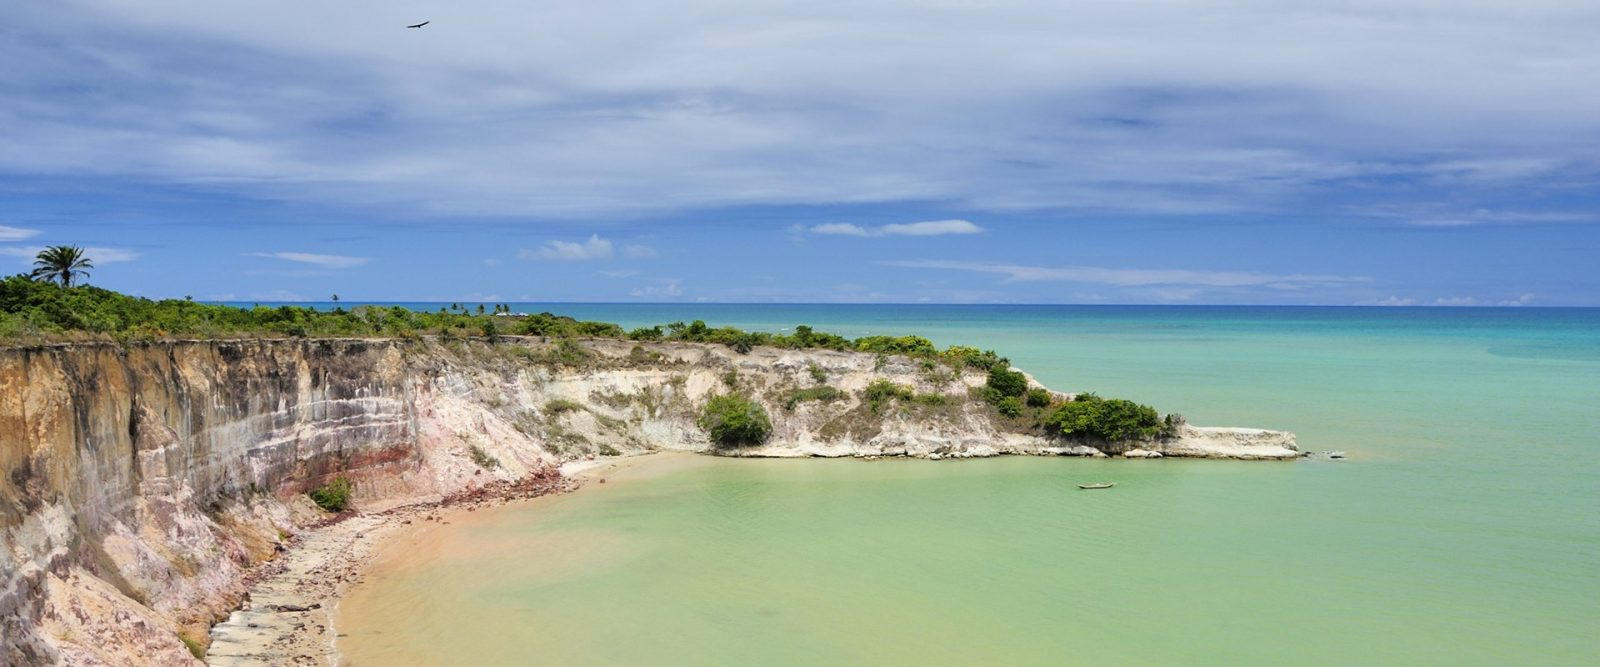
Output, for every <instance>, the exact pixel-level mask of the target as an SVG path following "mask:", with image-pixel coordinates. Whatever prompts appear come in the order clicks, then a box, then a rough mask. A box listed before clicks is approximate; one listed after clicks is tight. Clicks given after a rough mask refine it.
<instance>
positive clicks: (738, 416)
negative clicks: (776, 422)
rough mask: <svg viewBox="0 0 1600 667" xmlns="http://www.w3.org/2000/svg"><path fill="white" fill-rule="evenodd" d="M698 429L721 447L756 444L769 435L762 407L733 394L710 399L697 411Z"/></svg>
mask: <svg viewBox="0 0 1600 667" xmlns="http://www.w3.org/2000/svg"><path fill="white" fill-rule="evenodd" d="M699 423H700V428H703V429H705V430H706V433H707V434H709V435H710V436H711V442H713V443H716V444H717V445H718V446H722V447H742V446H747V445H759V444H761V443H763V442H766V441H767V437H768V436H770V435H772V420H771V419H770V418H769V417H767V410H766V408H763V407H761V404H760V403H756V402H755V401H752V400H750V399H748V398H745V397H743V396H739V395H737V394H725V395H722V396H713V397H711V400H710V401H707V402H706V407H705V409H704V410H701V412H700V421H699Z"/></svg>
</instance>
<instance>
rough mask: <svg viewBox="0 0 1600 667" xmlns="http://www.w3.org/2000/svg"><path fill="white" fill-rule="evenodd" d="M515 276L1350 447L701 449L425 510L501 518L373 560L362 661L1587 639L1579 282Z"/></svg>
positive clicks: (1593, 341) (952, 653) (741, 660)
mask: <svg viewBox="0 0 1600 667" xmlns="http://www.w3.org/2000/svg"><path fill="white" fill-rule="evenodd" d="M435 307H436V306H435ZM518 309H519V310H520V309H528V310H551V311H554V312H560V313H565V314H570V315H573V316H576V317H580V318H584V319H599V320H608V321H615V322H619V323H621V324H624V325H626V326H636V325H642V324H656V323H661V322H667V321H672V320H679V319H704V320H706V321H708V322H709V323H711V324H714V325H721V324H731V325H736V326H741V327H745V328H751V329H762V330H772V331H777V330H783V329H787V328H789V327H791V326H793V325H794V324H809V325H811V326H813V327H815V328H817V329H821V330H828V331H834V332H838V333H842V334H846V335H862V334H867V333H918V334H921V335H925V336H928V337H929V338H932V339H933V340H934V341H935V342H937V343H939V344H941V345H945V344H952V343H960V344H973V345H977V346H980V347H987V348H994V349H996V350H997V351H999V352H1000V353H1002V354H1004V355H1006V356H1009V357H1010V358H1011V359H1012V360H1013V362H1014V363H1016V364H1017V365H1018V366H1020V367H1023V368H1026V369H1028V370H1029V371H1031V372H1033V373H1034V374H1035V376H1036V377H1037V378H1038V379H1039V380H1040V381H1041V382H1044V383H1045V384H1047V385H1049V386H1052V387H1054V388H1057V389H1062V390H1074V391H1075V390H1093V391H1096V392H1098V393H1100V394H1102V395H1116V396H1125V397H1129V398H1135V399H1137V400H1140V401H1142V402H1146V403H1150V404H1153V405H1155V406H1156V407H1158V408H1159V409H1161V410H1163V411H1171V412H1181V413H1183V414H1185V415H1187V416H1188V417H1189V418H1190V421H1191V422H1193V423H1196V424H1202V425H1247V426H1262V427H1269V428H1282V429H1288V430H1292V431H1295V432H1296V433H1298V434H1299V436H1300V442H1301V446H1302V448H1304V449H1313V450H1331V449H1338V450H1345V451H1347V452H1349V454H1350V459H1349V460H1346V461H1338V462H1335V461H1300V462H1293V463H1260V462H1254V463H1247V462H1224V461H1177V460H1171V461H1085V460H1076V459H1039V458H1015V459H997V460H984V461H958V462H923V461H884V462H872V463H867V462H857V461H721V460H719V461H712V462H708V463H706V464H705V465H699V466H695V467H691V468H687V469H684V470H680V471H676V472H672V473H669V474H664V475H662V476H660V477H656V478H651V479H644V480H640V481H637V482H630V483H628V484H617V485H615V486H614V488H609V489H605V490H604V491H597V492H595V493H585V494H578V495H576V496H571V497H563V498H557V499H553V500H552V502H550V503H547V504H544V505H541V506H539V507H536V508H528V510H527V511H522V512H511V513H507V514H505V515H503V517H502V518H499V519H497V520H496V521H492V522H475V523H470V524H463V525H462V526H461V528H460V530H458V531H455V532H451V531H445V532H442V533H440V534H439V539H441V540H446V541H450V542H453V543H458V546H459V545H472V544H484V545H491V544H492V545H494V548H490V549H481V550H477V551H473V550H462V549H445V550H442V551H441V552H440V553H439V555H438V556H437V557H436V558H428V559H423V560H421V561H420V562H415V561H414V562H410V563H408V564H407V565H406V566H404V567H399V566H396V567H395V568H394V569H391V570H384V569H382V568H380V569H379V570H378V571H376V572H375V573H374V576H373V579H372V582H371V583H370V584H369V586H368V587H367V588H366V590H365V592H364V593H363V594H362V595H360V596H357V597H355V598H352V600H351V601H350V602H349V603H347V606H348V607H349V608H348V609H347V611H348V614H347V616H349V617H350V619H351V621H352V622H353V623H354V625H350V626H348V627H342V628H341V630H348V631H349V632H350V633H351V635H352V636H351V637H349V638H347V639H346V640H343V641H345V642H346V644H347V647H348V649H349V650H350V655H352V657H353V658H356V659H357V661H358V662H359V661H360V659H361V658H366V660H367V662H368V664H371V663H372V662H374V661H380V662H390V661H401V662H405V661H408V660H411V661H415V662H422V663H427V662H441V661H444V660H449V659H458V658H459V659H466V660H469V661H470V660H476V661H478V662H486V663H505V664H511V663H518V662H525V661H526V660H527V659H534V658H538V657H539V656H543V657H544V658H545V659H547V660H548V661H550V662H557V663H589V664H607V663H616V662H628V663H651V664H662V663H671V664H751V663H760V664H828V663H841V662H845V663H863V662H864V663H878V664H907V663H938V664H974V663H977V664H1004V663H1027V664H1060V663H1117V664H1127V663H1134V664H1164V663H1165V664H1170V663H1185V664H1192V663H1198V664H1236V663H1249V664H1277V663H1285V662H1288V663H1313V664H1352V663H1385V664H1417V663H1427V664H1456V663H1476V664H1507V663H1511V664H1593V663H1594V662H1595V661H1596V660H1597V658H1600V310H1595V309H1424V308H1418V309H1388V308H1370V309H1368V308H1232V307H1194V308H1185V307H1077V306H831V305H830V306H820V305H806V306H789V305H770V306H769V305H760V306H749V305H699V304H689V305H615V304H604V305H602V304H559V305H530V306H519V307H518ZM1101 479H1106V480H1115V481H1117V482H1118V486H1117V488H1116V489H1113V490H1110V491H1103V492H1093V493H1089V492H1079V491H1077V490H1076V489H1073V488H1071V487H1070V483H1072V482H1077V481H1086V480H1101ZM401 609H404V610H409V611H411V612H412V613H409V614H394V613H392V612H394V611H396V610H401ZM386 610H387V612H388V613H386ZM378 617H382V618H385V619H388V620H386V621H385V627H384V628H381V629H378V628H373V627H371V626H370V625H369V626H362V625H361V619H362V618H378ZM397 618H410V619H412V620H411V621H408V623H411V625H410V626H408V627H404V628H399V627H394V624H395V623H399V621H396V620H393V619H397ZM380 635H382V636H383V639H382V641H374V640H375V639H377V638H379V637H380ZM401 636H404V637H421V638H423V639H425V640H426V641H416V642H413V641H410V640H408V641H398V640H396V639H395V638H397V637H401ZM429 647H432V648H429ZM430 650H431V651H437V652H435V653H430V652H429V651H430ZM385 651H388V652H387V653H386V652H385ZM446 651H448V653H446ZM474 651H476V653H474ZM463 653H465V654H463Z"/></svg>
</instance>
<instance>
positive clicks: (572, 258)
mask: <svg viewBox="0 0 1600 667" xmlns="http://www.w3.org/2000/svg"><path fill="white" fill-rule="evenodd" d="M517 257H518V258H519V259H547V260H555V261H561V262H582V261H588V260H593V259H611V241H608V240H606V239H603V238H600V236H599V235H598V234H596V235H593V236H590V237H589V240H587V241H583V242H581V243H573V242H571V241H546V242H545V244H544V245H542V246H539V247H538V248H536V249H533V250H529V249H527V248H523V249H522V250H520V251H518V252H517Z"/></svg>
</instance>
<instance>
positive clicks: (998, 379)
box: [986, 364, 1028, 397]
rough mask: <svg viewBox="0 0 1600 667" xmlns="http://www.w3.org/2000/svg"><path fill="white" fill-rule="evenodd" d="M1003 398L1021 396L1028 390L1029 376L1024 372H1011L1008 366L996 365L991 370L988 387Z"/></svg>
mask: <svg viewBox="0 0 1600 667" xmlns="http://www.w3.org/2000/svg"><path fill="white" fill-rule="evenodd" d="M986 386H988V387H989V388H990V389H993V390H994V391H995V393H996V394H998V395H999V396H1001V397H1005V396H1021V395H1022V394H1023V392H1025V391H1027V390H1028V376H1026V375H1023V374H1022V371H1014V370H1011V367H1010V366H1009V365H1007V364H995V365H994V366H993V367H991V368H990V369H989V382H988V383H987V385H986Z"/></svg>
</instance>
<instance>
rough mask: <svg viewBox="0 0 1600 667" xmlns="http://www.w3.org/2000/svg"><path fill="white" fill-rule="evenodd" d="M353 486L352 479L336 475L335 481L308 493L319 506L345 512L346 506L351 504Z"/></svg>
mask: <svg viewBox="0 0 1600 667" xmlns="http://www.w3.org/2000/svg"><path fill="white" fill-rule="evenodd" d="M353 488H354V486H353V485H352V484H351V483H350V480H348V479H345V478H343V477H335V478H333V481H331V482H328V483H327V484H323V485H322V486H320V487H317V488H315V489H312V490H311V493H310V494H308V495H310V496H311V502H314V503H316V504H317V507H321V508H322V509H324V510H326V511H329V512H343V511H344V508H346V507H349V506H350V491H351V490H352V489H353Z"/></svg>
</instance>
